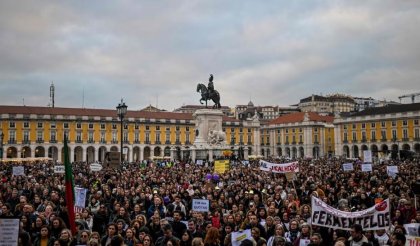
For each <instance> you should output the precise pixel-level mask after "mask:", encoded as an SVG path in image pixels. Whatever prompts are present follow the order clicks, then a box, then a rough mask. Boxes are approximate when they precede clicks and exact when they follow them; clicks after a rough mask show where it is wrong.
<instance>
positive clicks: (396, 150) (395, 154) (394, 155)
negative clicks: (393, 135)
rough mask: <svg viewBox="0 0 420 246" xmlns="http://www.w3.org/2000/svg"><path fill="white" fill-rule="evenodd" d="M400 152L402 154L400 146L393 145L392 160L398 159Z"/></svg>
mask: <svg viewBox="0 0 420 246" xmlns="http://www.w3.org/2000/svg"><path fill="white" fill-rule="evenodd" d="M399 152H400V149H399V146H398V144H393V145H392V146H391V158H392V159H397V158H398V156H399Z"/></svg>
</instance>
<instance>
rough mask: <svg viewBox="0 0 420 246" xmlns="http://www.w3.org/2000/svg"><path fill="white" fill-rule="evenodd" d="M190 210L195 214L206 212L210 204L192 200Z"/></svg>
mask: <svg viewBox="0 0 420 246" xmlns="http://www.w3.org/2000/svg"><path fill="white" fill-rule="evenodd" d="M192 210H193V211H196V212H208V211H209V210H210V202H209V200H207V199H193V202H192Z"/></svg>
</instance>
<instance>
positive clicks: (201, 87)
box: [197, 83, 222, 108]
mask: <svg viewBox="0 0 420 246" xmlns="http://www.w3.org/2000/svg"><path fill="white" fill-rule="evenodd" d="M197 92H200V93H201V99H200V103H201V104H203V102H202V101H206V108H207V100H212V101H213V102H214V105H213V108H221V107H222V106H221V105H220V94H219V92H218V91H217V90H214V91H213V92H212V93H210V95H209V93H208V92H209V91H208V89H207V87H206V86H205V85H204V84H201V83H199V84H198V85H197Z"/></svg>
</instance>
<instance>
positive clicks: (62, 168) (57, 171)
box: [54, 165, 65, 173]
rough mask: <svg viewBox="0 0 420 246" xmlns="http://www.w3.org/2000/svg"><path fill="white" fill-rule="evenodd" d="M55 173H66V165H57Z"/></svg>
mask: <svg viewBox="0 0 420 246" xmlns="http://www.w3.org/2000/svg"><path fill="white" fill-rule="evenodd" d="M54 173H65V169H64V165H55V166H54Z"/></svg>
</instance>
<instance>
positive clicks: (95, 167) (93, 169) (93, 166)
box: [89, 163, 103, 172]
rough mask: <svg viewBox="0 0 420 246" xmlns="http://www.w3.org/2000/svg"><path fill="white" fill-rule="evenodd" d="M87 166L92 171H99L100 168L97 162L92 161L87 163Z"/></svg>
mask: <svg viewBox="0 0 420 246" xmlns="http://www.w3.org/2000/svg"><path fill="white" fill-rule="evenodd" d="M89 168H90V170H91V171H92V172H99V171H101V170H102V168H103V167H102V165H101V164H99V163H92V164H90V165H89Z"/></svg>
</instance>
